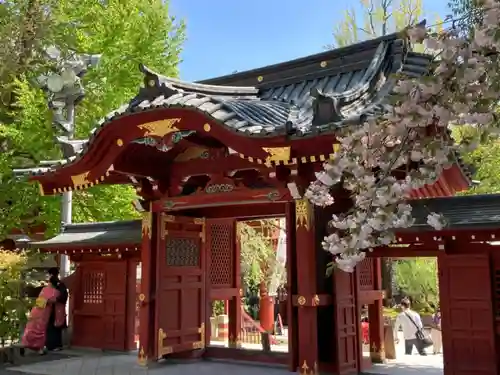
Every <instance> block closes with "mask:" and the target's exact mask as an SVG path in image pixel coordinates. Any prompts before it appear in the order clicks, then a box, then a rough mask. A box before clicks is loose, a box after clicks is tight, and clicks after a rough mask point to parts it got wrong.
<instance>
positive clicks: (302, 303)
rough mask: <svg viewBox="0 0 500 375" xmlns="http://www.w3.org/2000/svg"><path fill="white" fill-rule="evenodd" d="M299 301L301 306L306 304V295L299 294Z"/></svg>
mask: <svg viewBox="0 0 500 375" xmlns="http://www.w3.org/2000/svg"><path fill="white" fill-rule="evenodd" d="M297 303H298V304H299V305H300V306H304V305H305V304H306V298H305V297H304V296H299V298H297Z"/></svg>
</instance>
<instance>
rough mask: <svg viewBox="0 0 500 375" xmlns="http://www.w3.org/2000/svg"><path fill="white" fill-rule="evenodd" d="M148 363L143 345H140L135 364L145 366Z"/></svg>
mask: <svg viewBox="0 0 500 375" xmlns="http://www.w3.org/2000/svg"><path fill="white" fill-rule="evenodd" d="M147 363H148V357H147V356H146V354H145V353H144V347H143V346H141V350H139V355H138V356H137V364H138V365H139V366H146V365H147Z"/></svg>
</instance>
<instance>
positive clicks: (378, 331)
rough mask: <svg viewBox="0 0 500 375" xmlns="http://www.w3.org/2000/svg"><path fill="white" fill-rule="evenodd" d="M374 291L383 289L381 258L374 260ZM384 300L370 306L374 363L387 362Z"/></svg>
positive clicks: (378, 300)
mask: <svg viewBox="0 0 500 375" xmlns="http://www.w3.org/2000/svg"><path fill="white" fill-rule="evenodd" d="M372 261H373V284H374V285H373V289H375V290H381V289H382V272H381V271H382V264H381V259H380V258H374V259H373V260H372ZM383 308H384V305H383V299H382V298H379V299H376V300H375V301H374V303H372V304H370V305H368V316H369V319H370V326H369V327H370V328H369V330H370V358H371V360H372V362H373V363H383V362H384V361H385V347H384V311H383Z"/></svg>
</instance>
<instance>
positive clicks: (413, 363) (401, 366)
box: [0, 340, 443, 375]
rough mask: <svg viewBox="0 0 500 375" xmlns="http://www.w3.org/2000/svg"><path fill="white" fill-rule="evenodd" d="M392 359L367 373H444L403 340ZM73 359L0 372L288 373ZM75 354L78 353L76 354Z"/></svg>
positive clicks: (123, 358) (116, 357)
mask: <svg viewBox="0 0 500 375" xmlns="http://www.w3.org/2000/svg"><path fill="white" fill-rule="evenodd" d="M396 350H397V352H396V357H397V359H396V360H394V361H389V362H388V363H387V364H384V365H376V366H374V367H373V368H372V369H371V370H369V371H367V373H369V374H383V375H443V357H442V355H432V354H430V355H428V356H425V357H422V356H420V355H417V354H415V355H411V356H407V355H404V347H403V340H401V341H400V344H399V345H397V348H396ZM62 353H64V354H66V355H75V356H74V357H72V358H66V359H59V360H54V361H47V360H45V361H44V362H38V363H31V364H26V365H22V366H19V367H12V368H10V369H8V370H4V371H3V372H2V370H0V375H22V374H23V373H24V374H33V375H164V374H168V375H220V374H221V373H222V374H230V375H287V374H290V372H289V371H288V370H287V369H285V368H276V367H272V366H268V365H267V366H257V365H248V364H233V363H224V362H214V361H198V362H191V363H182V364H168V363H166V364H164V365H158V366H157V367H155V368H151V369H146V368H144V367H140V366H138V365H137V359H136V358H137V357H136V355H133V354H102V353H96V352H88V353H85V352H73V351H71V350H67V351H66V350H65V351H64V352H62ZM76 355H77V356H76Z"/></svg>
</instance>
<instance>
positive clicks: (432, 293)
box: [393, 258, 439, 308]
mask: <svg viewBox="0 0 500 375" xmlns="http://www.w3.org/2000/svg"><path fill="white" fill-rule="evenodd" d="M393 267H394V277H395V281H396V283H397V285H398V288H399V289H400V291H401V292H403V294H405V295H406V296H409V297H411V299H412V301H413V303H414V305H415V307H417V306H419V305H420V307H424V308H425V307H428V305H429V304H430V303H433V304H437V303H438V302H439V288H438V275H437V260H436V258H414V259H408V260H398V261H395V262H394V265H393Z"/></svg>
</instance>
